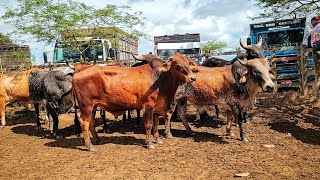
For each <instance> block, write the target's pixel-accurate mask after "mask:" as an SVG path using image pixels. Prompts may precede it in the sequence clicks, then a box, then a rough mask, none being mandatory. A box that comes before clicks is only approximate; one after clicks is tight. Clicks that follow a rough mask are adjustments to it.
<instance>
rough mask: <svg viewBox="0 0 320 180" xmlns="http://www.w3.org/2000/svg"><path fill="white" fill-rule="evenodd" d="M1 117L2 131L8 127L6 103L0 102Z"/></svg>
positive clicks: (0, 128)
mask: <svg viewBox="0 0 320 180" xmlns="http://www.w3.org/2000/svg"><path fill="white" fill-rule="evenodd" d="M0 117H1V126H0V130H2V129H3V128H4V126H5V125H6V103H5V102H0Z"/></svg>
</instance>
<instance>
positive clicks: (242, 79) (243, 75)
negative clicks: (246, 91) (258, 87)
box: [239, 70, 248, 84]
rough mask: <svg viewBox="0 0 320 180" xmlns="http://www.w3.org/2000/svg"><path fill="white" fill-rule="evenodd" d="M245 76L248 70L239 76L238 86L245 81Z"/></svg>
mask: <svg viewBox="0 0 320 180" xmlns="http://www.w3.org/2000/svg"><path fill="white" fill-rule="evenodd" d="M247 74H248V70H246V71H245V72H244V73H242V74H241V76H240V80H239V83H240V84H243V83H245V82H246V81H247V77H246V76H247Z"/></svg>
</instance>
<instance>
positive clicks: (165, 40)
mask: <svg viewBox="0 0 320 180" xmlns="http://www.w3.org/2000/svg"><path fill="white" fill-rule="evenodd" d="M176 52H179V53H181V54H185V55H187V56H190V57H194V58H195V60H196V61H197V62H199V63H201V62H202V59H201V44H200V34H199V33H194V34H189V33H186V34H174V35H164V36H154V53H155V55H156V56H159V57H161V58H163V59H164V60H168V58H169V57H170V56H172V55H173V54H175V53H176Z"/></svg>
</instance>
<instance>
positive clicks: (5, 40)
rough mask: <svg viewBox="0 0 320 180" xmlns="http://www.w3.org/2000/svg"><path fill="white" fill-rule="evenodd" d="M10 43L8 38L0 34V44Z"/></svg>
mask: <svg viewBox="0 0 320 180" xmlns="http://www.w3.org/2000/svg"><path fill="white" fill-rule="evenodd" d="M7 43H12V41H11V39H10V37H9V36H7V35H4V34H2V33H0V44H7Z"/></svg>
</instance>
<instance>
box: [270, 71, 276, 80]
mask: <svg viewBox="0 0 320 180" xmlns="http://www.w3.org/2000/svg"><path fill="white" fill-rule="evenodd" d="M269 74H270V77H271V79H276V76H277V75H276V73H275V72H274V71H272V70H269Z"/></svg>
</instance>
